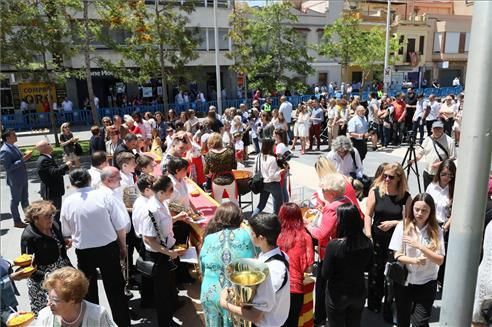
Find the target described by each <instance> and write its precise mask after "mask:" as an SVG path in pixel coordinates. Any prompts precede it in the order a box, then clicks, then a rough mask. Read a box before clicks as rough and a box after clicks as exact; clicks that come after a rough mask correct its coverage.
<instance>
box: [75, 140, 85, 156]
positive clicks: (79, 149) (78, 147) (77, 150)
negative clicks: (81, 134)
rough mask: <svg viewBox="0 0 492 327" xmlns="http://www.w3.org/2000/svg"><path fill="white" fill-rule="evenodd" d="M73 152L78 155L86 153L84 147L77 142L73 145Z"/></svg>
mask: <svg viewBox="0 0 492 327" xmlns="http://www.w3.org/2000/svg"><path fill="white" fill-rule="evenodd" d="M73 152H74V153H75V155H76V156H81V155H82V154H83V153H84V150H83V149H82V146H81V145H80V144H79V143H75V144H74V145H73Z"/></svg>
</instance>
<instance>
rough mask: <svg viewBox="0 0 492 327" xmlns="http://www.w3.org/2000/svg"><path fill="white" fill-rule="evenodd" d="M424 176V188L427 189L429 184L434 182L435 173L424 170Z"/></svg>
mask: <svg viewBox="0 0 492 327" xmlns="http://www.w3.org/2000/svg"><path fill="white" fill-rule="evenodd" d="M422 177H423V179H424V190H427V186H429V184H430V183H432V180H433V179H434V175H431V174H429V173H428V172H426V171H425V170H424V173H423V174H422Z"/></svg>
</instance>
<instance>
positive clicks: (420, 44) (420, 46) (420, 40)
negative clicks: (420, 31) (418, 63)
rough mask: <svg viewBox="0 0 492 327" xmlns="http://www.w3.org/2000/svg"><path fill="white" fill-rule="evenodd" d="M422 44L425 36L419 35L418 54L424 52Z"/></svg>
mask: <svg viewBox="0 0 492 327" xmlns="http://www.w3.org/2000/svg"><path fill="white" fill-rule="evenodd" d="M424 46H425V36H423V35H421V36H420V37H419V55H423V54H424Z"/></svg>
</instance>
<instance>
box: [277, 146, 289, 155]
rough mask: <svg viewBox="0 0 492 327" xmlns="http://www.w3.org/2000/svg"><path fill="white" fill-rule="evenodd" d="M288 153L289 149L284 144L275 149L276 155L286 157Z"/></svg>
mask: <svg viewBox="0 0 492 327" xmlns="http://www.w3.org/2000/svg"><path fill="white" fill-rule="evenodd" d="M287 151H289V148H288V147H287V146H286V145H285V144H284V143H279V144H277V146H276V147H275V154H276V155H279V154H280V155H282V156H283V155H284V154H285V153H286V152H287Z"/></svg>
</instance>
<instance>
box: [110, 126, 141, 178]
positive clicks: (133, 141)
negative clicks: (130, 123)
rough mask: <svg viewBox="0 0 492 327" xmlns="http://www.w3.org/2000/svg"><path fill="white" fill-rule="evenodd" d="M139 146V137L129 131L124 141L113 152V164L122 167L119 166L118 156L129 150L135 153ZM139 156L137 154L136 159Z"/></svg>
mask: <svg viewBox="0 0 492 327" xmlns="http://www.w3.org/2000/svg"><path fill="white" fill-rule="evenodd" d="M137 147H138V139H137V135H135V134H131V133H128V134H126V136H125V138H124V139H123V143H120V144H119V145H118V146H117V147H116V149H115V150H114V153H113V166H114V167H116V168H118V169H121V167H118V165H117V164H116V157H117V156H118V155H119V154H120V153H122V152H129V153H131V154H133V150H134V149H136V148H137ZM136 157H137V156H135V159H136Z"/></svg>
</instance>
